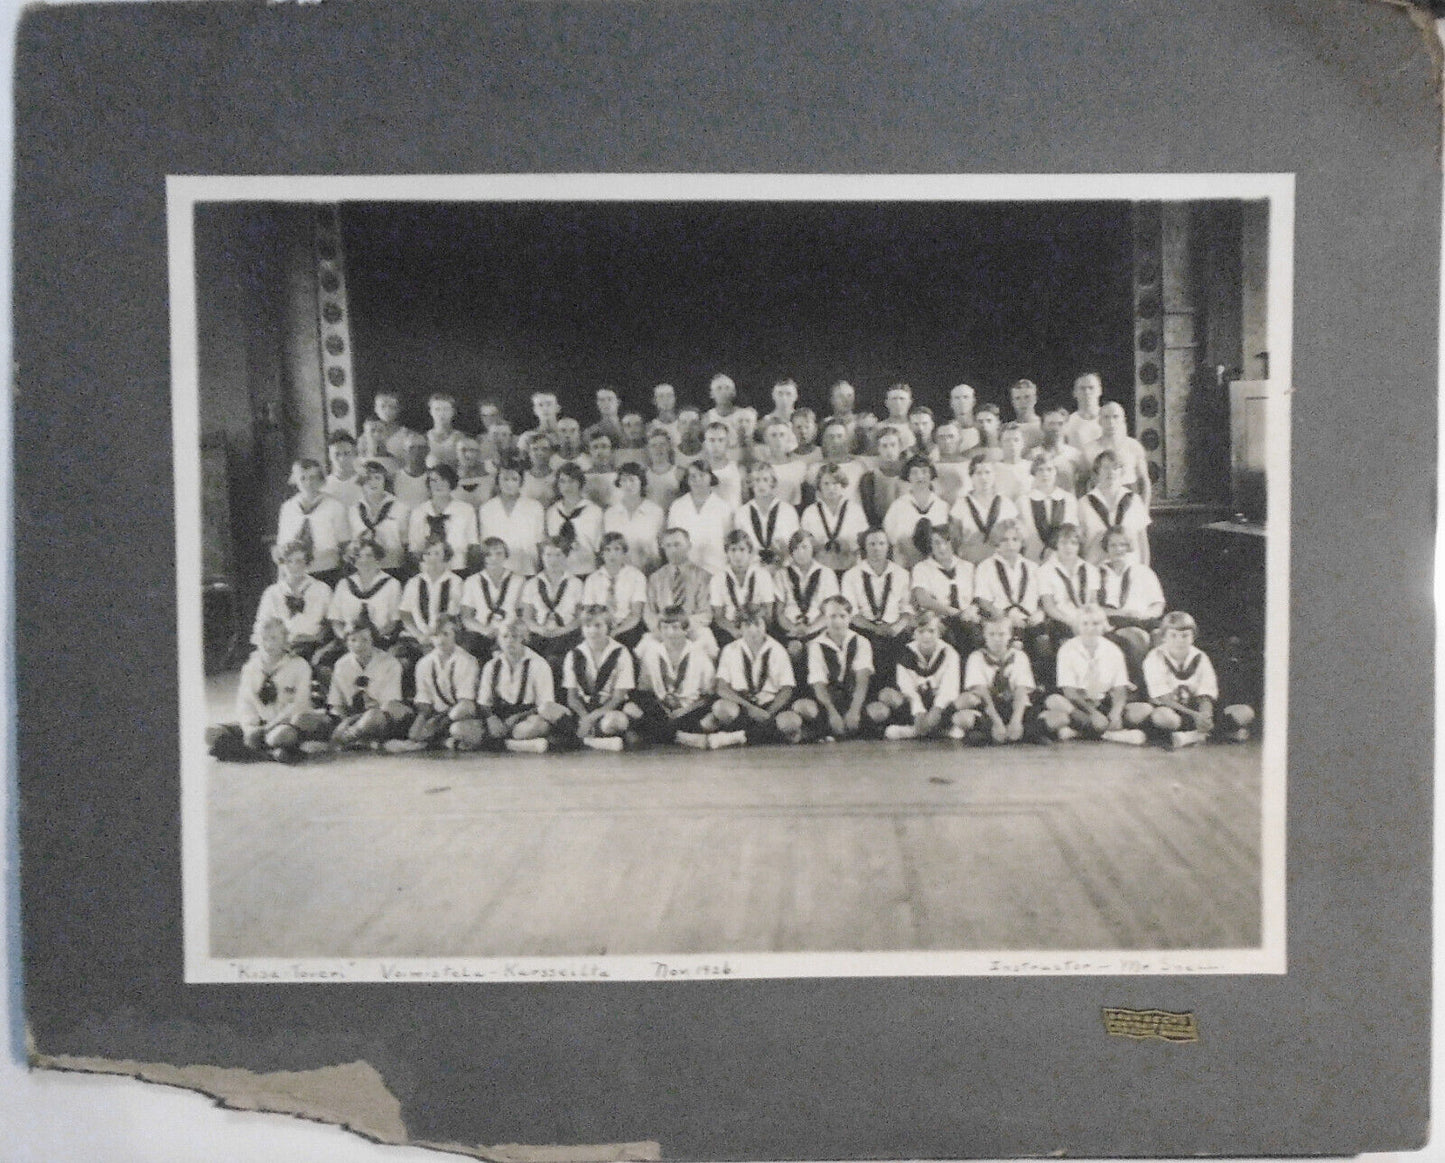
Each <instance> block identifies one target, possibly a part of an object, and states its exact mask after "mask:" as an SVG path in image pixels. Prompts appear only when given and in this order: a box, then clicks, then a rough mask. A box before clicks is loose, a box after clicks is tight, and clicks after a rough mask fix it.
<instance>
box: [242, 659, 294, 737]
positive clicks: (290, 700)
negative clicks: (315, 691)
mask: <svg viewBox="0 0 1445 1163" xmlns="http://www.w3.org/2000/svg"><path fill="white" fill-rule="evenodd" d="M268 680H269V682H270V687H269V689H268V688H267V686H266V684H267V681H268ZM265 696H268V697H265ZM310 709H311V664H310V663H308V662H307V661H306V660H305V659H304V658H301V657H299V656H297V655H295V654H283V655H282V656H281V657H280V658H279V659H278V660H276V661H275V662H272V663H269V664H268V663H267V662H266V660H265V659H264V658H262V657H261V652H260V651H259V650H257V651H255V652H253V653H252V655H251V657H250V658H248V659H246V663H245V665H244V666H242V667H241V681H240V683H239V685H238V686H237V687H236V721H237V722H238V723H239V724H240V725H241V726H242V727H270V726H272V725H273V724H275V723H289V722H294V721H295V718H296V716H297V715H299V714H301V712H303V711H309V710H310Z"/></svg>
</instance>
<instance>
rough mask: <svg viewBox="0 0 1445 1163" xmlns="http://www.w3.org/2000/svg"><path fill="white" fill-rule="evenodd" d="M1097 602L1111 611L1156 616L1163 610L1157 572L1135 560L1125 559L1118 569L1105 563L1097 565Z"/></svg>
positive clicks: (1135, 616) (1143, 616)
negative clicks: (1121, 567)
mask: <svg viewBox="0 0 1445 1163" xmlns="http://www.w3.org/2000/svg"><path fill="white" fill-rule="evenodd" d="M1099 605H1101V606H1103V607H1104V609H1105V610H1107V611H1108V612H1109V613H1111V614H1126V615H1128V616H1129V617H1131V618H1157V617H1159V616H1160V615H1161V614H1163V613H1164V591H1163V589H1161V588H1160V585H1159V575H1158V574H1156V573H1155V572H1154V571H1153V570H1152V569H1150V568H1149V567H1148V566H1147V565H1144V564H1142V563H1141V562H1137V561H1128V562H1125V563H1124V568H1123V569H1119V570H1116V569H1115V568H1114V567H1113V566H1111V565H1110V564H1109V563H1108V562H1105V563H1104V564H1103V565H1101V566H1100V567H1099Z"/></svg>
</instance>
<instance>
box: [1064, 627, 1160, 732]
mask: <svg viewBox="0 0 1445 1163" xmlns="http://www.w3.org/2000/svg"><path fill="white" fill-rule="evenodd" d="M1108 624H1109V623H1108V620H1107V619H1106V618H1105V616H1104V611H1103V610H1101V609H1100V608H1099V607H1098V606H1096V605H1092V604H1091V605H1086V606H1084V607H1083V608H1082V609H1081V610H1080V611H1079V632H1078V634H1077V635H1076V636H1075V637H1073V638H1070V639H1069V640H1068V641H1067V642H1065V643H1064V644H1063V645H1062V646H1060V647H1059V653H1058V658H1057V662H1056V665H1057V679H1056V686H1057V690H1056V691H1055V692H1054V693H1053V694H1051V695H1049V696H1048V698H1046V699H1045V700H1044V710H1043V713H1042V716H1041V719H1042V722H1043V725H1044V727H1045V728H1046V729H1047V730H1048V731H1050V732H1052V734H1053V735H1054V737H1055V738H1057V739H1061V740H1068V739H1074V738H1078V737H1079V736H1081V735H1082V736H1084V737H1086V738H1090V739H1103V740H1106V741H1107V742H1110V743H1127V744H1129V745H1131V746H1134V747H1142V746H1143V745H1144V743H1145V742H1146V740H1145V737H1144V732H1143V731H1141V730H1139V729H1138V728H1137V726H1135V725H1134V724H1137V723H1139V722H1141V721H1143V719H1144V718H1145V717H1147V715H1148V708H1147V707H1145V708H1143V709H1142V711H1141V710H1140V709H1139V708H1137V707H1134V708H1131V707H1130V704H1129V692H1130V691H1131V690H1133V689H1134V684H1133V683H1131V682H1130V681H1129V668H1128V664H1127V663H1126V662H1125V660H1124V652H1123V651H1122V650H1120V649H1119V648H1118V647H1117V646H1115V645H1114V643H1112V642H1110V641H1109V640H1108V639H1107V638H1105V637H1104V630H1105V629H1106V628H1107V627H1108ZM1126 721H1127V722H1128V723H1129V724H1130V726H1128V727H1126V726H1125V723H1126Z"/></svg>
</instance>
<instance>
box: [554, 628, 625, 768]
mask: <svg viewBox="0 0 1445 1163" xmlns="http://www.w3.org/2000/svg"><path fill="white" fill-rule="evenodd" d="M581 622H582V641H581V642H579V643H578V644H577V645H576V646H574V647H573V648H572V649H571V650H569V651H567V655H566V658H565V660H564V662H563V664H562V689H563V691H565V692H566V698H567V706H566V714H565V715H563V716H562V717H561V718H559V719H557V720H556V721H555V723H554V726H556V727H557V728H558V729H559V730H561V731H562V732H563V733H564V734H566V735H569V736H570V737H572V738H573V739H575V740H576V741H577V742H578V743H580V744H581V745H582V746H583V747H588V748H590V749H592V750H594V751H621V750H622V748H623V736H624V735H626V734H628V733H629V732H630V731H631V728H632V722H633V720H634V719H640V718H641V717H642V712H641V710H640V709H639V708H638V707H637V705H636V704H635V703H631V702H629V700H630V698H631V696H632V691H633V688H634V687H635V686H636V685H637V682H636V677H635V672H634V668H633V661H632V652H631V651H630V650H628V649H627V647H625V646H623V645H622V644H621V643H620V642H618V641H616V640H615V639H614V638H613V637H612V636H611V632H612V616H611V615H610V614H609V613H608V612H607V609H606V607H604V606H585V607H583V609H582V614H581Z"/></svg>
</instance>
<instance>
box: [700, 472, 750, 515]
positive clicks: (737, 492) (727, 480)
mask: <svg viewBox="0 0 1445 1163" xmlns="http://www.w3.org/2000/svg"><path fill="white" fill-rule="evenodd" d="M701 463H703V464H706V465H707V467H708V468H711V469H712V471H713V475H714V476H716V477H717V485H716V487H715V488H714V489H713V492H714V493H716V494H717V495H718V496H719V497H721V498H722V499H723V500H724V501H726V502H727V503H728V507H729V508H731V509H734V510H736V509H737V508H738V506H740V505H741V504H742V503H743V470H742V469H741V468H740V467H739V466H738V465H737V464H736V463H734V462H731V461H730V462H728V463H727V464H725V465H723V466H722V467H721V468H714V467H713V466H712V465H710V464H707V461H705V460H704V461H702V462H701Z"/></svg>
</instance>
